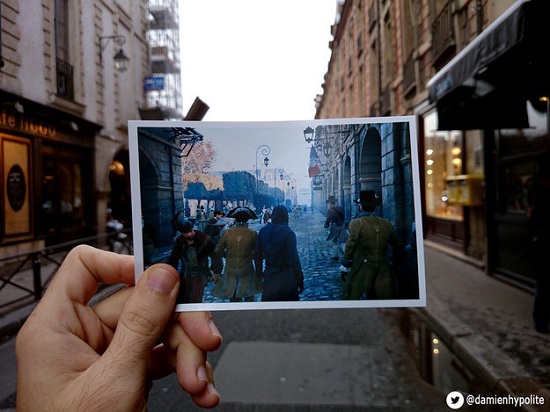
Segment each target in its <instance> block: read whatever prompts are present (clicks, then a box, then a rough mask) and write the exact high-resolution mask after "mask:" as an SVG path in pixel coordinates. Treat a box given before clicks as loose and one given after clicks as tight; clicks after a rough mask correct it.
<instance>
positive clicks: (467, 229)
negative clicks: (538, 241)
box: [422, 0, 550, 288]
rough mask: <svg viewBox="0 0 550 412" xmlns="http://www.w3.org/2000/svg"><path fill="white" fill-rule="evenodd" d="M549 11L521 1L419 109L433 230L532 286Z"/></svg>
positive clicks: (546, 147)
mask: <svg viewBox="0 0 550 412" xmlns="http://www.w3.org/2000/svg"><path fill="white" fill-rule="evenodd" d="M549 13H550V3H548V2H546V1H542V0H524V1H517V2H516V3H515V4H514V5H513V6H512V7H510V8H509V9H508V10H507V11H506V12H505V13H504V14H503V15H501V16H500V17H499V18H498V19H497V20H495V21H494V22H493V23H492V24H491V25H490V26H489V27H488V28H487V29H485V30H484V31H483V32H482V33H481V34H480V35H478V36H477V37H476V38H475V39H474V40H473V41H472V42H471V43H470V44H469V45H468V46H466V47H465V48H464V49H463V50H462V51H461V52H460V53H459V54H457V55H456V56H455V58H453V59H452V60H451V61H450V62H449V63H448V64H447V65H446V66H445V67H443V68H442V69H441V70H440V71H439V72H438V73H437V74H436V75H435V76H434V77H433V78H432V79H431V80H430V81H429V82H428V88H429V92H430V102H431V106H430V110H429V111H426V112H425V113H423V114H422V116H423V123H422V124H423V130H422V133H423V136H424V139H423V144H424V146H425V147H424V148H423V149H424V168H425V170H424V174H423V176H424V179H425V181H424V182H423V183H424V187H425V199H424V201H425V215H426V216H425V217H426V220H427V222H428V224H427V225H426V234H425V236H426V238H428V239H429V238H430V237H439V238H442V239H446V240H447V241H448V243H449V244H451V245H454V246H455V247H457V248H459V249H460V248H461V249H462V250H463V252H464V254H465V255H469V256H473V257H474V258H479V261H480V262H481V263H482V264H483V265H484V266H485V267H486V269H487V272H488V273H491V274H494V275H497V276H503V277H504V278H505V279H506V280H507V281H510V282H512V283H516V284H518V285H521V286H525V287H527V288H530V287H532V285H533V284H534V280H533V273H532V268H531V264H530V261H529V258H528V257H527V256H526V254H525V253H524V249H525V245H527V244H528V243H529V241H530V233H529V226H528V213H529V191H530V186H531V183H532V181H533V179H534V178H535V176H536V175H537V173H538V172H539V170H540V169H541V165H543V164H544V162H548V161H549V160H548V159H550V157H549V153H550V134H549V128H548V123H549V110H548V108H549V105H548V99H549V96H550V77H549V76H548V73H549V70H550V66H549V64H548V62H547V60H546V58H545V57H544V53H543V52H542V50H543V49H544V47H545V41H544V40H545V39H547V37H548V36H547V34H545V33H544V32H545V29H544V27H545V24H546V23H545V21H544V20H545V19H546V16H548V15H549ZM545 159H546V160H545Z"/></svg>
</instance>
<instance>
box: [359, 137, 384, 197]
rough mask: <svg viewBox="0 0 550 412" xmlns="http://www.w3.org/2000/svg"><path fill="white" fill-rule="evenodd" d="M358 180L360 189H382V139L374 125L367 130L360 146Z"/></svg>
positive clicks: (379, 190) (378, 190) (377, 191)
mask: <svg viewBox="0 0 550 412" xmlns="http://www.w3.org/2000/svg"><path fill="white" fill-rule="evenodd" d="M360 159H361V161H360V165H359V173H360V174H359V182H360V183H361V190H374V191H375V192H376V193H378V194H379V195H380V193H381V190H382V139H381V137H380V133H379V132H378V130H377V129H376V128H374V127H370V128H369V129H368V130H367V133H366V135H365V138H364V139H363V145H362V147H361V154H360Z"/></svg>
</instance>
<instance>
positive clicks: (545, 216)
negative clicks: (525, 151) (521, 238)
mask: <svg viewBox="0 0 550 412" xmlns="http://www.w3.org/2000/svg"><path fill="white" fill-rule="evenodd" d="M549 161H550V159H548V158H546V159H545V160H543V161H541V162H540V166H539V172H538V174H537V175H536V176H535V177H534V179H533V182H532V184H531V188H530V189H529V192H528V200H529V209H528V212H527V219H528V223H529V233H530V235H531V241H530V243H529V245H528V247H527V249H526V251H525V252H524V255H525V257H526V258H527V259H529V260H531V262H532V265H533V271H534V272H535V297H534V305H533V320H534V323H535V330H536V331H537V332H540V333H548V328H549V325H550V276H549V275H548V259H547V256H546V254H547V253H548V251H550V166H549Z"/></svg>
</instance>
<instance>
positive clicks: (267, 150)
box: [256, 144, 271, 193]
mask: <svg viewBox="0 0 550 412" xmlns="http://www.w3.org/2000/svg"><path fill="white" fill-rule="evenodd" d="M260 149H261V151H262V156H265V157H264V166H265V167H267V166H268V165H269V157H267V155H269V154H270V153H271V148H270V147H269V146H268V145H265V144H263V145H260V146H258V148H257V149H256V193H258V183H259V181H260V173H259V172H260V171H259V169H258V152H259V151H260Z"/></svg>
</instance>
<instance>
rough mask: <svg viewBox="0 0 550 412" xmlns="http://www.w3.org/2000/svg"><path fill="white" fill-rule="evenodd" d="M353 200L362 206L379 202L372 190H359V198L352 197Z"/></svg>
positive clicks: (371, 205)
mask: <svg viewBox="0 0 550 412" xmlns="http://www.w3.org/2000/svg"><path fill="white" fill-rule="evenodd" d="M353 201H354V202H355V203H358V204H361V205H363V206H370V207H374V206H376V205H378V204H379V203H380V198H379V197H378V196H376V192H375V191H374V190H361V191H360V192H359V199H358V200H355V199H354V200H353Z"/></svg>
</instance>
